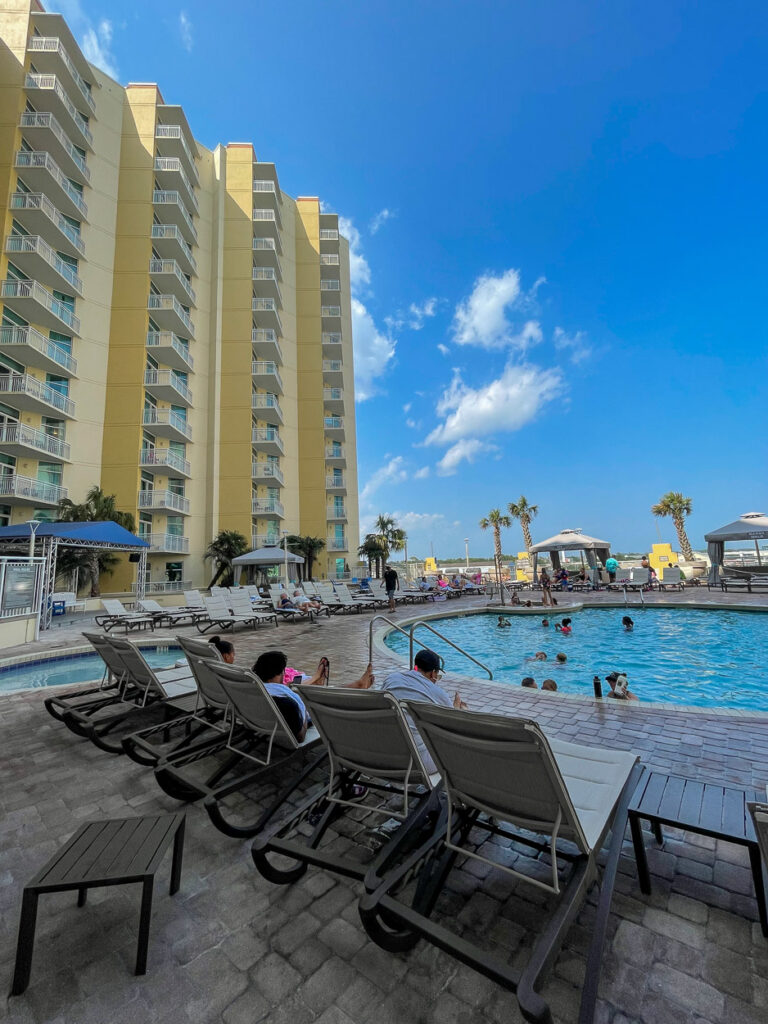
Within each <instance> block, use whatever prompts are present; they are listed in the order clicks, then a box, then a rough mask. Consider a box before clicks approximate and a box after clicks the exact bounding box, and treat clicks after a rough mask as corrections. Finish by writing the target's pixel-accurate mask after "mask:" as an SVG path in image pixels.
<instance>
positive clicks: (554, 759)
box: [359, 701, 642, 1024]
mask: <svg viewBox="0 0 768 1024" xmlns="http://www.w3.org/2000/svg"><path fill="white" fill-rule="evenodd" d="M405 707H406V709H407V711H408V713H409V715H410V716H411V717H412V718H413V720H414V722H415V724H416V726H417V728H418V730H419V732H420V733H421V735H422V737H423V739H424V741H425V743H426V745H427V747H428V749H429V752H430V754H431V756H432V758H433V759H434V762H435V764H436V765H437V767H438V769H439V771H440V774H441V776H442V780H443V786H444V790H445V792H444V796H443V797H442V799H443V801H444V804H445V810H446V814H445V817H444V819H443V821H444V828H443V827H441V828H439V829H436V830H435V832H434V834H433V835H432V836H430V837H429V838H428V839H427V840H426V841H425V842H423V843H422V844H421V846H419V847H418V848H417V849H416V850H415V851H414V852H413V853H411V854H410V855H409V856H406V857H405V858H403V859H402V861H401V862H400V863H399V864H398V866H397V868H396V869H395V870H394V871H391V872H389V873H387V874H383V875H382V873H381V872H378V873H377V872H376V871H375V870H372V871H371V872H369V875H368V877H367V878H366V881H365V884H366V888H367V890H368V892H367V894H366V895H365V896H364V897H363V898H362V900H361V901H360V904H359V910H360V916H361V919H362V921H363V924H364V926H365V928H366V931H367V932H368V934H369V935H370V937H371V938H372V939H373V940H374V941H375V942H377V943H378V944H379V945H380V946H382V947H383V948H385V949H393V950H397V949H400V948H402V947H401V945H400V942H399V938H398V936H397V934H395V935H394V936H393V935H392V931H393V929H395V930H396V929H402V930H404V931H405V932H406V933H408V932H416V933H418V934H419V935H420V936H422V937H423V938H425V939H427V941H429V942H431V943H433V944H434V945H436V946H438V947H439V948H440V949H442V950H443V951H444V952H446V953H448V954H450V955H452V956H455V957H456V958H457V959H458V960H460V961H461V962H462V963H464V964H467V965H469V966H471V967H473V968H474V969H475V970H477V971H479V972H480V973H481V974H484V975H485V976H486V977H489V978H491V979H492V980H494V981H496V982H497V983H498V984H500V985H502V986H503V987H505V988H507V989H509V990H510V991H512V992H515V993H516V995H517V1001H518V1004H519V1006H520V1010H521V1012H522V1014H523V1017H524V1018H525V1019H526V1020H528V1021H537V1022H542V1024H543V1022H548V1024H551V1021H552V1015H551V1012H550V1010H549V1007H548V1005H547V1003H546V1002H545V1000H544V999H543V998H542V996H541V995H540V994H539V992H538V989H539V987H540V985H541V983H542V980H543V973H544V971H545V970H546V968H547V967H548V966H549V965H550V964H552V963H553V962H554V959H555V957H556V955H557V951H558V949H559V948H560V945H561V944H562V941H563V939H564V937H565V934H566V932H567V930H568V928H569V926H570V924H571V922H572V921H573V919H574V918H575V916H576V914H577V912H578V910H579V908H580V907H581V905H582V903H583V901H584V899H585V897H586V895H587V893H588V891H589V889H590V888H591V886H592V883H593V882H594V881H595V880H596V877H597V873H598V868H597V855H598V854H599V853H600V850H601V848H602V846H603V843H604V842H605V840H606V838H607V836H608V834H609V832H610V833H611V834H612V838H611V844H610V849H609V853H608V856H607V861H606V863H605V867H604V869H603V872H602V879H601V886H600V897H599V901H598V904H597V912H596V919H595V923H594V926H593V934H592V942H591V946H590V949H589V953H588V956H587V965H586V976H585V982H584V987H583V992H582V1001H581V1014H580V1016H579V1021H580V1022H581V1024H587V1022H590V1021H592V1019H593V1014H594V1006H595V1000H596V998H597V987H598V983H599V977H600V967H601V961H602V948H603V943H604V939H605V930H606V925H607V921H608V915H609V912H610V902H611V896H612V892H613V884H614V880H615V875H616V870H617V867H618V861H619V856H620V853H621V846H622V842H623V837H624V830H625V825H626V820H627V808H628V804H629V801H630V798H631V795H632V792H633V790H634V788H635V786H636V784H637V781H638V779H639V777H640V774H641V773H642V769H641V768H640V766H639V765H638V764H637V758H636V757H635V755H634V754H631V753H626V752H624V751H610V750H602V749H598V748H592V747H583V746H578V745H576V744H571V743H562V742H559V741H556V740H552V741H548V740H547V738H546V737H545V736H544V734H543V733H542V732H541V730H540V728H539V727H538V725H537V724H536V723H535V722H532V721H527V720H525V719H518V718H506V717H503V716H499V715H488V714H477V713H473V712H466V711H454V710H453V709H450V708H442V707H436V706H434V705H432V704H426V703H417V702H413V701H406V702H405ZM505 823H506V827H505ZM509 826H511V828H509ZM404 835H405V836H407V832H406V831H405V830H404ZM534 835H536V836H538V837H539V838H534ZM483 836H484V838H481V837H483ZM486 840H490V843H487V842H486ZM563 840H564V841H566V843H567V844H568V845H569V846H570V849H569V848H564V847H563V845H562V841H563ZM507 841H510V842H512V843H514V844H515V846H514V847H511V846H508V844H507ZM517 844H523V845H524V846H527V847H529V848H531V849H533V850H536V851H538V852H539V853H540V854H547V855H548V856H547V857H545V858H542V859H536V860H534V859H533V857H534V856H535V855H534V854H532V855H531V857H522V856H519V855H517V851H518V850H519V846H517ZM574 846H575V847H576V852H575V853H574V852H573V847H574ZM489 848H490V851H494V852H497V853H498V855H499V856H498V859H492V858H491V857H490V856H489V852H490V851H489ZM396 853H397V851H393V854H392V856H393V859H394V860H397V857H396ZM460 855H461V856H462V857H468V858H470V859H471V860H476V861H479V862H481V863H482V864H483V865H484V867H485V870H486V871H487V869H488V866H489V865H492V866H493V867H494V869H495V870H496V871H498V872H502V873H503V875H504V876H506V877H507V879H514V880H516V881H517V882H519V883H520V884H521V886H525V885H529V884H530V885H532V886H534V887H535V888H537V889H538V890H539V891H544V892H547V893H549V894H550V895H551V896H553V895H554V896H559V900H557V901H556V903H555V907H554V910H553V913H552V915H551V917H550V918H549V920H547V912H546V908H545V906H541V908H539V907H538V906H537V911H538V910H539V909H540V911H541V922H540V924H539V925H538V938H537V939H536V940H535V942H534V944H533V948H532V951H531V955H530V958H529V960H528V962H527V964H525V965H524V966H522V968H519V967H517V966H512V965H511V964H510V963H508V962H505V961H504V960H503V959H501V958H500V957H499V956H497V955H495V954H494V953H492V952H489V951H488V950H487V949H484V948H481V947H480V946H479V945H475V944H474V943H473V942H472V941H471V936H470V935H469V934H467V933H466V932H464V934H463V935H462V936H461V937H459V936H458V935H457V934H455V932H453V931H452V930H450V928H449V927H448V924H449V923H450V921H449V920H446V922H445V923H443V922H440V923H438V922H435V921H433V920H431V914H432V911H433V909H434V907H435V904H436V902H437V899H438V897H439V895H440V893H441V891H442V889H443V886H444V885H445V882H446V880H447V877H448V875H449V873H450V871H451V869H452V867H453V865H454V863H455V860H456V858H457V857H458V856H460ZM561 861H564V862H570V863H571V865H572V867H571V870H570V872H569V873H567V872H563V873H562V874H561V871H560V867H561V863H560V862H561ZM410 878H413V879H414V881H413V883H412V884H411V885H408V880H409V879H410ZM510 918H511V920H512V921H514V916H513V914H510ZM451 919H453V915H451ZM500 920H501V921H502V922H503V920H504V915H502V917H501V919H500ZM382 921H383V922H385V923H384V925H383V926H382Z"/></svg>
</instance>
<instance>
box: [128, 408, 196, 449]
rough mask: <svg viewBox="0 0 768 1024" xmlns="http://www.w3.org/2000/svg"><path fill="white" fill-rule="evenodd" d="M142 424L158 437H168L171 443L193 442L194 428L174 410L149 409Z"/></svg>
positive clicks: (143, 415) (143, 417) (146, 410)
mask: <svg viewBox="0 0 768 1024" xmlns="http://www.w3.org/2000/svg"><path fill="white" fill-rule="evenodd" d="M141 422H142V424H143V425H144V426H145V427H147V428H148V429H149V431H150V433H152V434H154V435H155V436H156V437H167V438H168V439H169V440H170V441H181V442H182V443H186V442H187V441H191V440H192V428H191V427H190V425H189V424H188V423H187V421H186V420H185V419H184V417H183V416H180V415H179V413H177V412H174V411H173V410H172V409H153V408H147V409H145V410H144V412H143V414H142V420H141Z"/></svg>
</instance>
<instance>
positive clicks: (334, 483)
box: [325, 474, 347, 491]
mask: <svg viewBox="0 0 768 1024" xmlns="http://www.w3.org/2000/svg"><path fill="white" fill-rule="evenodd" d="M346 486H347V481H346V478H345V477H343V476H342V475H341V474H339V475H338V476H327V477H326V478H325V487H326V490H329V491H332V490H333V489H334V488H335V487H346Z"/></svg>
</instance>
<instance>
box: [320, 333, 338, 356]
mask: <svg viewBox="0 0 768 1024" xmlns="http://www.w3.org/2000/svg"><path fill="white" fill-rule="evenodd" d="M322 343H323V355H324V356H331V357H332V358H333V357H336V358H338V357H339V356H340V355H341V331H323V335H322Z"/></svg>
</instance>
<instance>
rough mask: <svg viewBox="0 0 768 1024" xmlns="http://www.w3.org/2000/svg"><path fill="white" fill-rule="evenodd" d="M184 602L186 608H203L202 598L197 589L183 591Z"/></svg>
mask: <svg viewBox="0 0 768 1024" xmlns="http://www.w3.org/2000/svg"><path fill="white" fill-rule="evenodd" d="M184 604H185V605H186V606H187V608H200V609H203V608H204V607H205V605H204V604H203V599H202V597H201V596H200V591H199V590H185V591H184Z"/></svg>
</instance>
